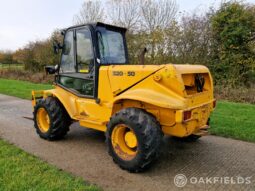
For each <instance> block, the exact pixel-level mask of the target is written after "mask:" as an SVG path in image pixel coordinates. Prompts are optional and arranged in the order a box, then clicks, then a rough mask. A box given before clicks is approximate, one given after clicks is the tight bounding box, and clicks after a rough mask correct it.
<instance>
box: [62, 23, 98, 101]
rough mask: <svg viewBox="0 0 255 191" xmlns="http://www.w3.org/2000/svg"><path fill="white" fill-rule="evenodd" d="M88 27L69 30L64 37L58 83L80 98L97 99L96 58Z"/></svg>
mask: <svg viewBox="0 0 255 191" xmlns="http://www.w3.org/2000/svg"><path fill="white" fill-rule="evenodd" d="M93 50H94V49H93V43H92V36H91V31H90V29H89V28H88V27H82V28H77V29H69V30H68V31H66V34H65V37H64V44H63V51H62V56H61V64H60V68H59V76H58V80H57V83H58V85H60V86H61V87H63V88H64V89H66V90H68V91H70V92H71V93H73V94H75V95H76V96H78V97H86V98H94V97H95V92H96V91H95V70H94V68H95V56H94V52H93Z"/></svg>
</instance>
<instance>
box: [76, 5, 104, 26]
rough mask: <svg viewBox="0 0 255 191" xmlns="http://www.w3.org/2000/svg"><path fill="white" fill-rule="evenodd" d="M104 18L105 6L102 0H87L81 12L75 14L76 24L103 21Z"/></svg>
mask: <svg viewBox="0 0 255 191" xmlns="http://www.w3.org/2000/svg"><path fill="white" fill-rule="evenodd" d="M104 20H105V14H104V8H103V7H102V5H101V2H100V1H85V2H84V3H83V4H82V7H81V10H80V12H79V13H78V14H77V15H75V16H74V24H84V23H91V22H103V21H104Z"/></svg>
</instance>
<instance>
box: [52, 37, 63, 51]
mask: <svg viewBox="0 0 255 191" xmlns="http://www.w3.org/2000/svg"><path fill="white" fill-rule="evenodd" d="M60 49H63V46H62V45H61V44H60V43H59V42H58V41H56V40H55V41H53V51H54V54H58V53H59V50H60Z"/></svg>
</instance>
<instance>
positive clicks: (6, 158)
mask: <svg viewBox="0 0 255 191" xmlns="http://www.w3.org/2000/svg"><path fill="white" fill-rule="evenodd" d="M0 190H1V191H9V190H13V191H16V190H17V191H27V190H38V191H39V190H42V191H45V190H47V191H51V190H55V191H57V190H60V191H62V190H68V191H69V190H81V191H83V190H91V191H92V190H99V188H98V187H96V186H94V185H88V184H87V183H85V182H84V181H83V180H82V179H81V178H77V177H74V176H72V175H71V174H69V173H67V172H64V171H60V170H58V169H57V168H56V167H54V166H52V165H49V164H47V163H46V162H43V161H42V160H40V159H38V158H37V157H35V156H32V155H30V154H27V153H25V152H24V151H22V150H21V149H19V148H17V147H15V146H13V145H11V144H9V143H6V142H5V141H3V140H0Z"/></svg>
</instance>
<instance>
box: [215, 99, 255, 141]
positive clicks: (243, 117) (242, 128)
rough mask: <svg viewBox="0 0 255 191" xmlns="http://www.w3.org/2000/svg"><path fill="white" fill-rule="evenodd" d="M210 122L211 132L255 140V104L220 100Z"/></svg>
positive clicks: (245, 139)
mask: <svg viewBox="0 0 255 191" xmlns="http://www.w3.org/2000/svg"><path fill="white" fill-rule="evenodd" d="M210 124H211V129H210V132H211V134H215V135H220V136H224V137H231V138H234V139H240V140H244V141H251V142H255V105H252V104H241V103H231V102H225V101H221V102H218V104H217V107H216V110H215V111H214V113H213V114H212V116H211V121H210Z"/></svg>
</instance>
